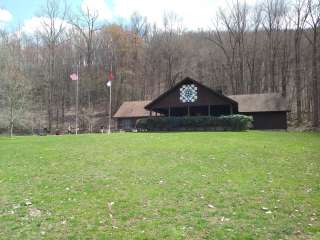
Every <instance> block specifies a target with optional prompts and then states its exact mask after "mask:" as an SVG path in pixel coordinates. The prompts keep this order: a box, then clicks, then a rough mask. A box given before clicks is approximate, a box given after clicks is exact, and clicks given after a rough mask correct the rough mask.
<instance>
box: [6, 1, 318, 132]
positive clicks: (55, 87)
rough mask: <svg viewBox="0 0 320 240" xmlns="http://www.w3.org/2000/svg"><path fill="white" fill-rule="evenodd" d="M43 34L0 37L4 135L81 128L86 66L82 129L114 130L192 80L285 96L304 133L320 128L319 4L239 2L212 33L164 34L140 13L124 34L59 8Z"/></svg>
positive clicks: (175, 25) (175, 19) (92, 15)
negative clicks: (111, 124) (74, 76)
mask: <svg viewBox="0 0 320 240" xmlns="http://www.w3.org/2000/svg"><path fill="white" fill-rule="evenodd" d="M41 14H42V15H43V16H44V18H43V22H42V28H41V29H39V31H37V32H34V33H33V34H31V35H30V34H25V33H24V32H23V31H21V29H17V30H16V31H15V32H6V31H4V30H0V109H1V111H0V129H1V130H0V131H2V132H7V131H9V132H11V133H13V132H14V131H26V130H28V131H34V130H35V129H40V128H44V127H45V128H47V129H48V130H49V131H51V132H52V131H55V130H56V129H62V130H63V129H66V127H67V126H69V125H71V126H74V109H75V83H74V81H70V78H69V75H70V73H72V72H74V71H75V69H76V68H77V66H79V70H80V71H79V73H80V75H79V77H80V81H79V115H80V129H83V130H86V131H89V132H91V131H95V130H96V129H97V128H99V127H100V126H102V125H106V121H107V114H108V110H109V109H108V106H109V105H108V91H107V88H106V85H105V84H106V80H107V76H108V71H109V70H110V69H111V68H112V71H113V75H114V78H115V80H114V81H113V86H112V87H113V89H112V91H113V95H112V101H113V104H112V113H114V112H115V111H116V110H117V109H118V107H119V106H120V105H121V103H122V102H123V101H128V100H150V99H153V98H155V97H157V96H158V95H159V94H161V93H162V92H163V91H165V90H166V89H168V88H170V87H172V86H173V85H174V84H175V83H176V82H178V81H180V80H181V79H183V78H184V77H186V76H190V77H193V78H194V79H196V80H198V81H200V82H202V83H204V84H206V85H208V86H210V87H212V88H213V89H219V90H221V91H223V93H224V94H226V95H228V94H249V93H268V92H278V93H281V94H282V95H283V96H284V97H286V98H287V100H288V102H289V104H290V108H291V112H290V113H289V119H290V122H291V123H292V124H294V125H295V126H299V125H310V126H311V125H312V126H313V127H317V126H319V100H320V97H319V85H320V84H319V77H318V65H319V57H320V54H319V53H320V52H319V41H320V39H319V24H320V1H319V0H295V1H294V2H292V1H289V0H287V1H286V0H266V1H263V2H261V3H257V4H256V5H254V6H251V5H250V6H249V5H247V4H246V3H243V2H240V1H235V2H232V3H230V4H229V5H228V7H227V8H225V9H220V10H218V11H217V13H216V14H213V17H212V18H213V22H212V24H211V29H209V30H203V29H199V30H197V31H195V30H193V31H191V30H188V29H187V28H185V27H187V26H183V25H182V21H181V18H180V16H177V15H176V14H174V13H164V16H163V23H162V24H161V25H156V24H153V23H150V22H148V20H147V19H146V18H145V17H143V16H141V15H139V13H134V14H133V15H132V16H131V18H130V21H127V22H126V23H125V24H119V23H107V22H102V21H100V20H99V18H98V15H97V13H96V12H92V11H90V10H89V9H87V10H81V11H80V10H79V11H78V12H72V11H71V10H70V6H68V5H67V4H66V3H65V2H61V1H58V0H48V1H47V3H46V4H45V5H44V6H43V7H42V8H41Z"/></svg>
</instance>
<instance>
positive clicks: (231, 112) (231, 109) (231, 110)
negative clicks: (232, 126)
mask: <svg viewBox="0 0 320 240" xmlns="http://www.w3.org/2000/svg"><path fill="white" fill-rule="evenodd" d="M230 114H231V115H232V114H233V108H232V105H230Z"/></svg>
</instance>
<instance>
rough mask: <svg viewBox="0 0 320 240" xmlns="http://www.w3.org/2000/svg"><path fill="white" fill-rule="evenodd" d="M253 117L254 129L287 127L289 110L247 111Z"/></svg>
mask: <svg viewBox="0 0 320 240" xmlns="http://www.w3.org/2000/svg"><path fill="white" fill-rule="evenodd" d="M246 115H250V116H252V117H253V128H254V129H266V130H267V129H287V112H256V113H246Z"/></svg>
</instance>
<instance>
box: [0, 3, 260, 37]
mask: <svg viewBox="0 0 320 240" xmlns="http://www.w3.org/2000/svg"><path fill="white" fill-rule="evenodd" d="M69 1H70V3H71V2H72V0H69ZM69 1H68V3H69ZM110 1H111V2H110ZM232 1H233V0H197V1H191V0H108V3H109V4H107V0H81V9H82V10H83V11H86V10H87V9H89V10H90V11H91V12H96V13H98V16H99V17H98V18H99V20H101V21H108V22H114V21H116V20H117V19H124V20H127V19H130V16H131V15H132V14H133V13H134V12H138V13H139V14H140V15H141V16H143V17H147V19H148V22H149V23H156V24H157V25H158V26H161V25H162V24H163V16H164V13H166V12H167V13H168V12H173V13H176V14H177V15H178V17H179V18H180V19H181V23H182V26H183V27H185V28H186V29H188V30H197V29H199V28H202V29H207V28H209V27H210V26H212V20H213V19H214V16H215V14H216V12H217V11H218V9H219V8H220V7H222V8H226V7H228V3H229V4H230V3H231V2H232ZM239 1H240V2H246V3H247V4H249V5H253V4H254V3H255V2H256V0H239ZM13 17H14V16H12V14H11V13H10V12H9V11H7V10H4V9H0V27H1V24H2V25H4V24H5V23H8V22H10V21H11V20H12V18H13ZM41 21H46V19H45V18H43V17H41V16H40V17H36V16H33V17H32V18H30V19H25V20H24V22H23V24H22V30H23V31H24V32H27V33H32V32H34V31H36V30H38V29H39V28H41V26H42V24H41Z"/></svg>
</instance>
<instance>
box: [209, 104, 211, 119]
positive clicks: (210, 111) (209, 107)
mask: <svg viewBox="0 0 320 240" xmlns="http://www.w3.org/2000/svg"><path fill="white" fill-rule="evenodd" d="M210 108H211V105H208V116H209V117H210V116H211V109H210Z"/></svg>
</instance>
